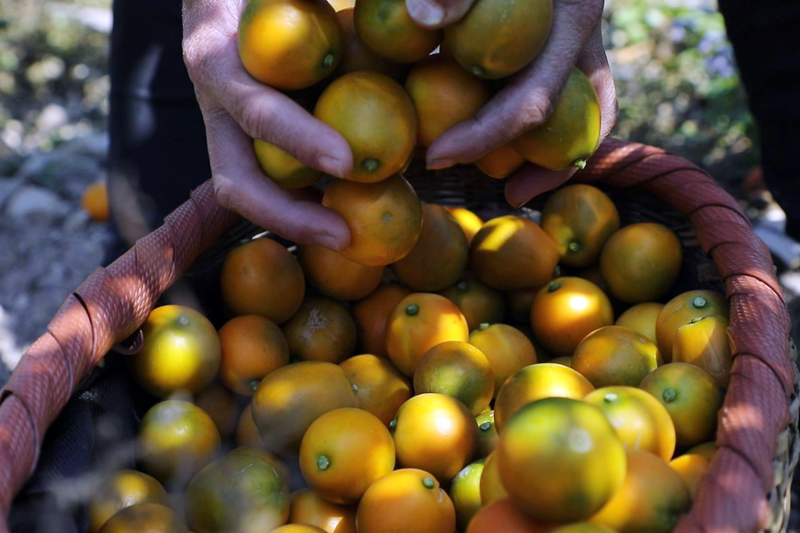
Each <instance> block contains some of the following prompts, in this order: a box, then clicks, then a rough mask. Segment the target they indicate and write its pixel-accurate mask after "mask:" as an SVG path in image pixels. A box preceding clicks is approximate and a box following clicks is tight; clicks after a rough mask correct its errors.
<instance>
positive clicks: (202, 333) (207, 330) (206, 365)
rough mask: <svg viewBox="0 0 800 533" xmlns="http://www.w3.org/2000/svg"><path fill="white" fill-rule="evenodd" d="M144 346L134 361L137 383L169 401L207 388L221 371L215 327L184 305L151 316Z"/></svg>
mask: <svg viewBox="0 0 800 533" xmlns="http://www.w3.org/2000/svg"><path fill="white" fill-rule="evenodd" d="M142 334H143V338H144V343H143V344H142V348H141V350H139V352H138V353H137V354H135V355H134V356H133V357H131V358H130V360H129V363H130V368H131V371H132V372H133V375H134V377H135V378H136V381H137V383H138V384H139V386H141V387H142V388H143V389H145V390H146V391H147V392H149V393H150V394H153V395H155V396H158V397H160V398H166V397H168V396H170V395H171V394H172V393H175V392H178V391H185V392H189V393H191V394H196V393H198V392H200V391H201V390H203V389H204V388H206V387H207V386H208V385H209V384H210V383H211V381H212V380H213V379H214V376H215V375H216V373H217V370H218V369H219V363H220V357H221V355H220V354H221V349H220V342H219V337H218V336H217V332H216V331H215V329H214V326H213V325H212V324H211V322H209V320H208V319H207V318H206V317H204V316H203V315H202V314H200V313H198V312H197V311H195V310H194V309H190V308H188V307H184V306H181V305H163V306H161V307H157V308H155V309H153V310H152V311H151V312H150V315H149V316H148V317H147V320H146V321H145V323H144V325H143V326H142Z"/></svg>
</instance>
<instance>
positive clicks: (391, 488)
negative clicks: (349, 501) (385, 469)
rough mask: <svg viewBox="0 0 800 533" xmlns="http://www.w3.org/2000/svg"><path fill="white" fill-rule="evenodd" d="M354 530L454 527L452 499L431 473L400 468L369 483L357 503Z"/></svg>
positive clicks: (410, 531)
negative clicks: (355, 527)
mask: <svg viewBox="0 0 800 533" xmlns="http://www.w3.org/2000/svg"><path fill="white" fill-rule="evenodd" d="M356 526H357V529H358V533H388V532H390V531H397V532H400V531H402V532H404V533H445V532H450V531H455V529H456V511H455V508H454V507H453V502H452V501H451V500H450V497H449V496H448V495H447V492H445V491H444V489H442V488H441V487H440V486H439V482H438V481H436V478H434V477H433V476H432V475H431V474H429V473H428V472H425V471H423V470H417V469H415V468H403V469H400V470H395V471H394V472H391V473H389V474H386V475H385V476H383V477H382V478H381V479H379V480H378V481H376V482H375V483H373V484H372V485H370V487H369V488H368V489H367V492H365V493H364V496H363V497H362V498H361V502H359V504H358V513H357V515H356Z"/></svg>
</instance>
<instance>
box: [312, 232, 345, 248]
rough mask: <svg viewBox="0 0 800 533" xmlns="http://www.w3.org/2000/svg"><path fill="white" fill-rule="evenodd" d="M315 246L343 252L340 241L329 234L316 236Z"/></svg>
mask: <svg viewBox="0 0 800 533" xmlns="http://www.w3.org/2000/svg"><path fill="white" fill-rule="evenodd" d="M314 244H317V245H319V246H323V247H325V248H328V249H329V250H333V251H334V252H341V251H342V245H341V244H339V239H337V238H336V237H334V236H333V235H328V234H327V233H319V234H317V235H315V236H314Z"/></svg>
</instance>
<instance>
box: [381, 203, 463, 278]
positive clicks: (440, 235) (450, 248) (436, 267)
mask: <svg viewBox="0 0 800 533" xmlns="http://www.w3.org/2000/svg"><path fill="white" fill-rule="evenodd" d="M468 257H469V243H468V242H467V237H466V236H465V235H464V232H463V231H462V230H461V226H459V225H458V222H456V220H455V219H454V218H453V216H452V215H450V213H448V212H447V211H445V209H444V208H443V207H441V206H438V205H436V204H424V205H423V206H422V232H421V233H420V235H419V240H417V243H416V244H415V245H414V248H412V249H411V251H410V252H409V253H408V254H406V256H405V257H403V258H402V259H400V260H399V261H397V262H396V263H394V264H393V265H392V270H393V271H394V273H395V275H396V276H397V278H398V279H399V280H400V282H401V283H402V284H403V285H405V286H406V287H408V288H409V289H411V290H413V291H416V292H433V291H440V290H442V289H445V288H447V287H449V286H450V285H452V284H453V283H455V282H456V281H458V278H459V277H460V276H461V274H462V273H463V272H464V267H466V266H467V259H468Z"/></svg>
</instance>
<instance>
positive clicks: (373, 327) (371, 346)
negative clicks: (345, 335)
mask: <svg viewBox="0 0 800 533" xmlns="http://www.w3.org/2000/svg"><path fill="white" fill-rule="evenodd" d="M409 294H411V291H410V290H408V289H407V288H405V287H403V286H402V285H397V284H395V283H386V284H384V285H381V286H379V287H378V288H377V289H375V292H373V293H372V294H370V295H369V296H367V297H366V298H364V299H363V300H361V301H359V302H357V303H356V304H354V305H353V308H352V309H351V313H352V315H353V320H354V321H355V323H356V331H357V332H358V335H357V336H358V346H359V349H360V351H361V353H368V354H373V355H377V356H378V357H386V326H387V324H388V322H389V316H391V314H392V311H394V308H395V307H397V304H399V303H400V300H402V299H403V298H405V297H406V296H408V295H409Z"/></svg>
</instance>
